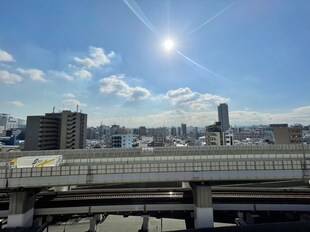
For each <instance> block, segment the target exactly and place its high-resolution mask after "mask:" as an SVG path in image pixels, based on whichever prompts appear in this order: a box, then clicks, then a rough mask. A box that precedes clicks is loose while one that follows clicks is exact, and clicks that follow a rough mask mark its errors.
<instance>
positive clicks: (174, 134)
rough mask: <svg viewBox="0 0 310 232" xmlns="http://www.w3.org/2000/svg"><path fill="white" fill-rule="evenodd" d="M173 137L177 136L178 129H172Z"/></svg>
mask: <svg viewBox="0 0 310 232" xmlns="http://www.w3.org/2000/svg"><path fill="white" fill-rule="evenodd" d="M170 134H171V135H172V136H177V128H176V127H174V126H173V127H171V133H170Z"/></svg>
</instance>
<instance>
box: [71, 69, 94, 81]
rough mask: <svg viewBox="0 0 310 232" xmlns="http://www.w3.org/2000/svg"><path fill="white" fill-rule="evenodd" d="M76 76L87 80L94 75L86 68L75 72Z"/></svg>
mask: <svg viewBox="0 0 310 232" xmlns="http://www.w3.org/2000/svg"><path fill="white" fill-rule="evenodd" d="M74 76H76V77H79V78H81V79H85V80H90V79H91V77H92V75H91V73H90V72H88V71H87V70H85V69H82V70H79V71H77V72H75V73H74Z"/></svg>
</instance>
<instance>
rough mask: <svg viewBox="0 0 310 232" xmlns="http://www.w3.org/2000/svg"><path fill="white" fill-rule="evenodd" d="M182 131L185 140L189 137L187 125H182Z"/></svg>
mask: <svg viewBox="0 0 310 232" xmlns="http://www.w3.org/2000/svg"><path fill="white" fill-rule="evenodd" d="M181 129H182V136H183V138H186V137H187V131H186V124H185V123H181Z"/></svg>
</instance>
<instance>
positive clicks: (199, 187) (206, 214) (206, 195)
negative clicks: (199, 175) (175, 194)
mask: <svg viewBox="0 0 310 232" xmlns="http://www.w3.org/2000/svg"><path fill="white" fill-rule="evenodd" d="M191 187H192V189H193V199H194V220H195V221H194V223H195V228H196V229H199V228H211V227H214V222H213V221H214V220H213V208H212V192H211V186H210V185H209V184H204V183H201V184H199V183H198V184H197V183H192V184H191Z"/></svg>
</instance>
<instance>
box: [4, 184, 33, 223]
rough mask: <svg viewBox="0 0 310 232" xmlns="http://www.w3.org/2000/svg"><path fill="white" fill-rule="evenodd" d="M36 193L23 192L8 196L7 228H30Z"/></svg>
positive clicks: (31, 191) (30, 191)
mask: <svg viewBox="0 0 310 232" xmlns="http://www.w3.org/2000/svg"><path fill="white" fill-rule="evenodd" d="M36 195H37V192H36V191H33V190H25V191H20V192H12V193H11V194H10V205H9V215H8V224H7V227H8V228H15V227H30V226H32V222H33V211H34V210H33V207H34V203H35V200H36Z"/></svg>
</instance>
